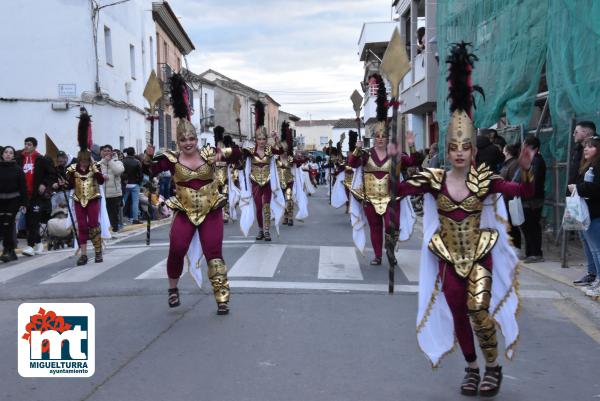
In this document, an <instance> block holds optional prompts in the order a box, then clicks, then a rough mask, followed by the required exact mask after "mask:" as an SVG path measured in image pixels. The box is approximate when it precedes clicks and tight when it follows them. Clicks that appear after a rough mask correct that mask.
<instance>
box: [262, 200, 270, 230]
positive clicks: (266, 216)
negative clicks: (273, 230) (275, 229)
mask: <svg viewBox="0 0 600 401" xmlns="http://www.w3.org/2000/svg"><path fill="white" fill-rule="evenodd" d="M270 227H271V205H269V204H268V203H266V204H264V205H263V230H264V231H265V232H269V228H270Z"/></svg>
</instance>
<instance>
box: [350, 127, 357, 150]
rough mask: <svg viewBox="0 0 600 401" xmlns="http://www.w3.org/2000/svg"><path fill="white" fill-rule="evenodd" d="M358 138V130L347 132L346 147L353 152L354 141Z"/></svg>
mask: <svg viewBox="0 0 600 401" xmlns="http://www.w3.org/2000/svg"><path fill="white" fill-rule="evenodd" d="M357 140H358V132H356V131H352V130H350V131H349V132H348V149H349V150H350V152H354V149H356V141H357Z"/></svg>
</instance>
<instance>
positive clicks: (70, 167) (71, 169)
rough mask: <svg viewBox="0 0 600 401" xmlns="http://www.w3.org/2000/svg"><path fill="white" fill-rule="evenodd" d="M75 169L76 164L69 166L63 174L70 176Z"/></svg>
mask: <svg viewBox="0 0 600 401" xmlns="http://www.w3.org/2000/svg"><path fill="white" fill-rule="evenodd" d="M75 169H76V164H71V165H70V166H69V167H67V170H66V171H65V173H66V174H67V175H71V174H73V173H74V172H75Z"/></svg>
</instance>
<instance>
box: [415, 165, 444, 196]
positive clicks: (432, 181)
mask: <svg viewBox="0 0 600 401" xmlns="http://www.w3.org/2000/svg"><path fill="white" fill-rule="evenodd" d="M445 173H446V171H445V170H444V169H441V168H425V169H423V171H420V172H418V173H416V174H414V175H412V176H411V177H410V178H409V179H408V180H407V182H408V183H409V184H411V185H412V186H414V187H420V186H422V185H429V186H430V187H431V188H433V189H435V190H437V191H439V190H440V189H442V181H443V180H444V174H445Z"/></svg>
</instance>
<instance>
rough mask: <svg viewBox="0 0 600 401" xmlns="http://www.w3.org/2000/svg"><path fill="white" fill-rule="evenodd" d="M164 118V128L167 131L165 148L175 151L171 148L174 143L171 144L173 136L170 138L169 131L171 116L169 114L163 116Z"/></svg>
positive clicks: (170, 132)
mask: <svg viewBox="0 0 600 401" xmlns="http://www.w3.org/2000/svg"><path fill="white" fill-rule="evenodd" d="M165 117H166V119H165V120H166V121H165V126H166V127H165V128H166V131H167V143H166V146H167V147H169V149H173V150H175V147H174V146H173V144H174V143H175V142H173V136H172V130H171V116H170V115H169V114H166V115H165Z"/></svg>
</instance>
